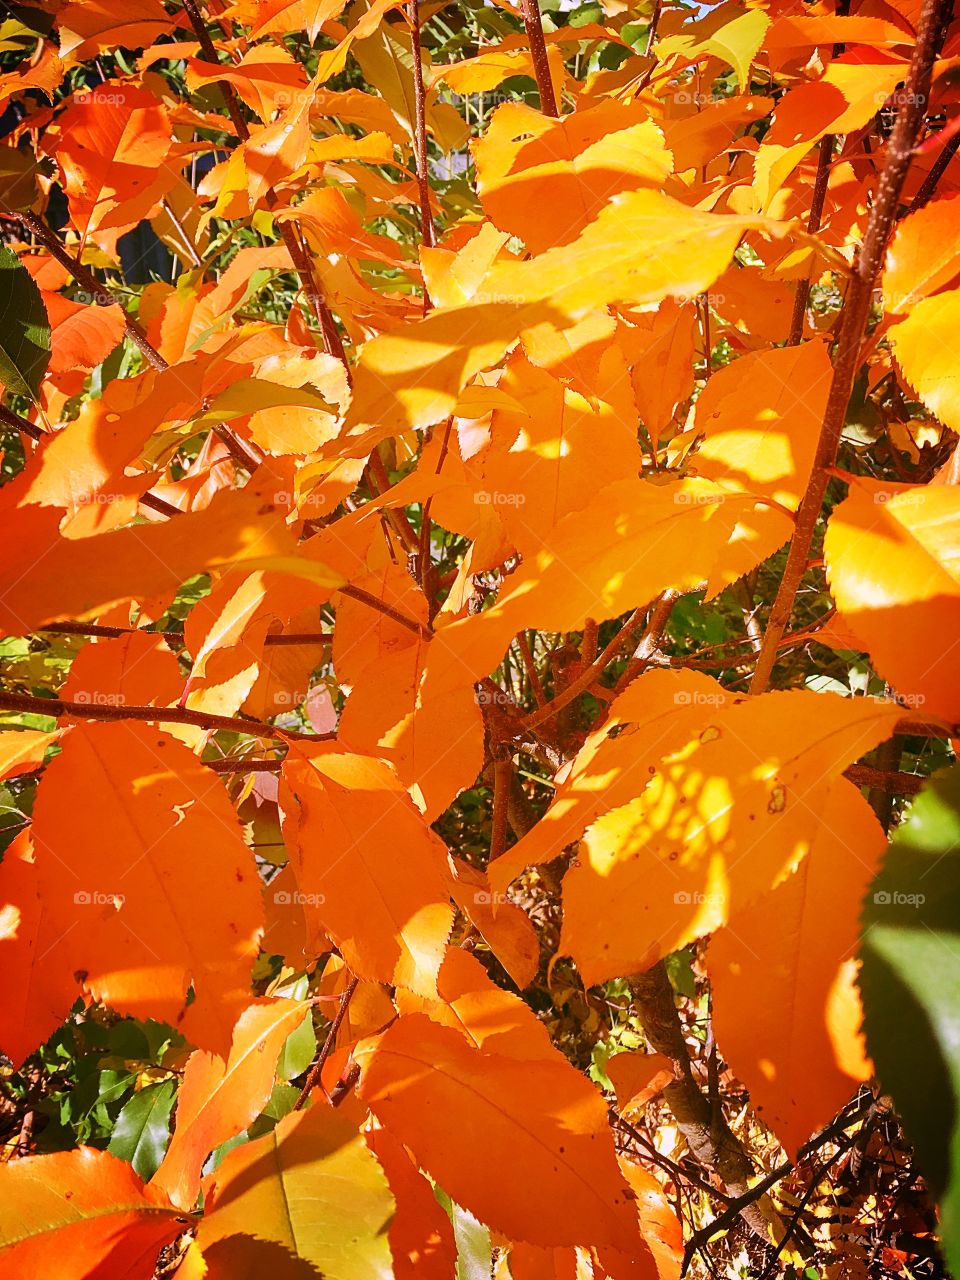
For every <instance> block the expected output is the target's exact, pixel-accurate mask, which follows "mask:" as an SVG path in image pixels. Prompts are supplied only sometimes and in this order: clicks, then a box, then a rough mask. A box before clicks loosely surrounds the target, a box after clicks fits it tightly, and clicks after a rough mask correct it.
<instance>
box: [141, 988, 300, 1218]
mask: <svg viewBox="0 0 960 1280" xmlns="http://www.w3.org/2000/svg"><path fill="white" fill-rule="evenodd" d="M309 1012H310V1005H309V1004H307V1003H306V1002H305V1001H302V1000H269V999H263V1000H257V1001H256V1002H255V1003H253V1004H251V1005H250V1006H249V1007H248V1008H246V1009H244V1011H243V1013H241V1015H240V1017H239V1018H238V1019H237V1023H236V1026H235V1027H234V1029H233V1039H232V1041H231V1044H230V1055H229V1057H228V1058H227V1060H226V1062H224V1060H223V1058H221V1057H220V1056H219V1055H218V1054H215V1053H209V1052H207V1051H206V1050H203V1049H198V1050H197V1051H196V1052H195V1053H192V1054H191V1055H190V1058H189V1059H188V1061H187V1067H186V1071H185V1072H184V1075H183V1080H182V1081H181V1084H180V1089H179V1092H178V1093H177V1125H176V1129H175V1130H174V1134H173V1138H172V1139H171V1141H170V1146H169V1147H168V1148H167V1153H166V1155H165V1156H164V1158H163V1163H162V1164H161V1165H160V1168H159V1169H158V1170H157V1172H156V1173H155V1174H154V1176H153V1178H152V1179H151V1182H152V1184H153V1185H156V1186H158V1187H162V1188H163V1190H164V1191H166V1192H167V1194H168V1195H169V1197H170V1199H171V1200H172V1201H173V1203H174V1204H177V1205H179V1206H180V1207H181V1208H182V1209H192V1208H193V1205H194V1202H195V1201H196V1198H197V1194H198V1192H199V1191H200V1170H201V1168H202V1167H203V1162H204V1161H205V1160H206V1158H207V1156H208V1155H209V1154H210V1152H211V1151H212V1150H213V1149H214V1147H217V1146H219V1145H220V1143H221V1142H226V1141H227V1139H228V1138H232V1137H234V1136H235V1135H236V1134H238V1133H242V1132H243V1130H244V1129H246V1128H247V1126H248V1125H250V1124H252V1123H253V1121H254V1120H255V1119H256V1118H257V1116H258V1115H259V1114H260V1112H261V1111H262V1110H263V1109H264V1107H265V1106H266V1105H267V1102H268V1100H269V1098H270V1093H271V1091H272V1089H273V1084H274V1079H275V1077H276V1073H277V1059H278V1058H279V1056H280V1052H281V1050H282V1049H283V1046H284V1043H285V1042H286V1039H287V1037H288V1036H289V1035H291V1034H292V1033H293V1032H294V1031H296V1029H297V1027H299V1026H300V1024H301V1023H302V1022H303V1020H304V1018H305V1017H306V1016H307V1014H308V1013H309Z"/></svg>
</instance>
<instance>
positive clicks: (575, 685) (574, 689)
mask: <svg viewBox="0 0 960 1280" xmlns="http://www.w3.org/2000/svg"><path fill="white" fill-rule="evenodd" d="M644 612H645V611H644V610H643V609H637V610H635V611H634V612H633V613H632V614H631V615H630V617H629V618H628V619H627V621H626V622H625V623H624V625H623V626H622V627H621V628H620V630H619V631H618V632H617V634H616V635H615V636H614V637H613V639H612V640H611V641H610V642H609V643H608V644H607V646H606V647H605V648H604V650H603V651H602V653H600V655H599V656H598V657H597V658H596V659H595V660H594V661H593V662H591V664H590V666H589V667H587V669H586V670H585V671H582V672H581V673H580V675H579V676H577V678H576V679H575V680H571V682H570V683H569V684H568V685H567V687H566V688H565V689H564V690H563V692H562V693H558V694H557V696H556V697H555V698H552V699H551V700H550V701H549V702H547V703H545V704H544V706H542V707H540V708H539V709H538V710H537V711H534V712H532V713H531V714H530V715H529V716H527V717H526V718H525V720H524V725H525V726H526V728H528V729H535V728H536V727H537V725H540V724H543V723H544V722H545V721H547V720H549V719H551V717H553V716H555V715H556V714H557V712H558V711H562V710H563V708H564V707H566V706H569V704H570V703H571V702H573V700H574V698H578V697H579V696H580V694H581V693H585V692H586V691H587V689H589V688H590V686H591V685H592V684H593V682H594V680H595V679H596V678H597V676H598V675H600V674H601V672H602V671H603V670H604V669H605V668H606V667H607V666H608V664H609V663H610V662H612V661H613V659H614V658H615V657H616V656H617V654H618V653H619V652H620V650H621V649H623V648H624V647H625V646H626V645H627V644H629V643H630V640H631V639H632V637H633V636H634V634H635V633H636V631H637V628H638V627H639V625H640V623H641V621H642V620H643V616H644Z"/></svg>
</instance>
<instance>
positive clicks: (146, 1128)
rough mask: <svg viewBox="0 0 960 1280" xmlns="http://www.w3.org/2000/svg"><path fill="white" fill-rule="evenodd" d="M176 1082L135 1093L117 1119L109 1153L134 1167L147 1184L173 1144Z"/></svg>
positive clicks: (152, 1085) (148, 1087) (170, 1081)
mask: <svg viewBox="0 0 960 1280" xmlns="http://www.w3.org/2000/svg"><path fill="white" fill-rule="evenodd" d="M176 1096H177V1089H176V1082H175V1081H174V1080H163V1081H161V1082H160V1083H159V1084H150V1085H147V1087H146V1088H145V1089H141V1090H140V1092H139V1093H135V1094H134V1095H133V1097H132V1098H131V1099H130V1101H129V1102H128V1103H127V1104H126V1106H125V1107H124V1108H123V1110H122V1111H121V1112H120V1115H119V1116H118V1117H117V1123H116V1127H115V1128H114V1131H113V1137H112V1138H111V1139H110V1145H109V1147H108V1148H107V1150H108V1151H109V1152H110V1153H111V1155H115V1156H119V1157H120V1159H121V1160H127V1161H128V1162H129V1163H130V1164H132V1165H133V1167H134V1170H135V1171H136V1172H137V1173H139V1175H140V1177H141V1178H143V1180H144V1182H147V1181H149V1179H150V1178H152V1177H153V1175H154V1174H155V1173H156V1172H157V1170H158V1169H159V1167H160V1161H161V1160H162V1159H163V1157H164V1153H165V1152H166V1150H167V1144H168V1143H169V1141H170V1112H171V1111H172V1110H173V1102H174V1098H175V1097H176Z"/></svg>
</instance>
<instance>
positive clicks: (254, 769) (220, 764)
mask: <svg viewBox="0 0 960 1280" xmlns="http://www.w3.org/2000/svg"><path fill="white" fill-rule="evenodd" d="M202 763H203V764H205V765H206V766H207V768H208V769H212V770H213V772H214V773H279V772H280V770H281V769H282V768H283V761H282V760H204V761H203V762H202Z"/></svg>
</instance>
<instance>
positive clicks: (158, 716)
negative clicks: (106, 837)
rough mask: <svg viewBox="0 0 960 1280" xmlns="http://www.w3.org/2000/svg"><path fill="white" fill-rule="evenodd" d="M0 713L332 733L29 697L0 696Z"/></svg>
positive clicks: (315, 737) (284, 733)
mask: <svg viewBox="0 0 960 1280" xmlns="http://www.w3.org/2000/svg"><path fill="white" fill-rule="evenodd" d="M0 711H13V712H16V713H17V714H18V715H41V716H56V717H59V716H73V717H75V718H76V719H77V720H144V721H149V722H152V723H154V724H194V725H197V726H198V727H199V728H201V729H230V730H232V732H234V733H250V734H255V735H256V736H258V737H261V738H280V739H284V738H304V739H307V740H309V741H310V742H329V741H331V740H332V739H334V738H335V737H336V734H334V733H298V732H296V731H295V730H293V729H280V728H278V727H277V726H276V725H272V724H264V723H263V722H262V721H260V720H250V719H246V718H244V717H242V716H236V717H234V716H215V715H210V714H208V713H207V712H205V711H193V710H191V709H190V708H189V707H135V706H127V705H122V704H121V705H117V704H114V703H106V702H94V701H91V702H80V701H77V700H75V699H73V700H71V699H68V698H38V697H34V696H33V694H29V693H0Z"/></svg>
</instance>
